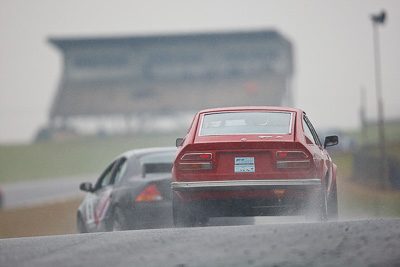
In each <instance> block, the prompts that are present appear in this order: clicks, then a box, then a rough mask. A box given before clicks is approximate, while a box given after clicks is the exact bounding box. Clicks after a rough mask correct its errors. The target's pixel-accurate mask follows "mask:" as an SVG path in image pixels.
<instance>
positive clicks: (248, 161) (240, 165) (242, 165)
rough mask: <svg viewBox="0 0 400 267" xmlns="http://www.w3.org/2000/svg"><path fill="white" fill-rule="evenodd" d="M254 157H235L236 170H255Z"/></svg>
mask: <svg viewBox="0 0 400 267" xmlns="http://www.w3.org/2000/svg"><path fill="white" fill-rule="evenodd" d="M255 171H256V166H255V164H254V157H246V158H235V172H255Z"/></svg>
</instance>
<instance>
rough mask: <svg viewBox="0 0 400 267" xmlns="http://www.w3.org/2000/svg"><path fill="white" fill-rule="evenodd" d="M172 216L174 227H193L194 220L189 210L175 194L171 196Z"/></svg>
mask: <svg viewBox="0 0 400 267" xmlns="http://www.w3.org/2000/svg"><path fill="white" fill-rule="evenodd" d="M172 216H173V221H174V225H175V227H191V226H193V225H194V218H193V216H192V215H191V213H190V210H189V209H188V207H186V206H185V204H183V203H182V201H181V200H180V199H179V197H178V196H177V195H176V194H173V198H172Z"/></svg>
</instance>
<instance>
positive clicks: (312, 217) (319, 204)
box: [306, 187, 328, 222]
mask: <svg viewBox="0 0 400 267" xmlns="http://www.w3.org/2000/svg"><path fill="white" fill-rule="evenodd" d="M306 220H307V221H320V222H324V221H327V220H328V199H327V194H326V189H325V187H323V188H322V189H321V190H320V191H319V192H317V193H316V194H315V195H314V196H313V197H312V198H311V199H310V204H309V206H308V207H307V210H306Z"/></svg>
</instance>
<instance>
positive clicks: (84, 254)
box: [0, 219, 400, 267]
mask: <svg viewBox="0 0 400 267" xmlns="http://www.w3.org/2000/svg"><path fill="white" fill-rule="evenodd" d="M399 251H400V219H381V220H362V221H347V222H332V223H285V224H267V225H249V226H220V227H204V228H177V229H157V230H137V231H126V232H112V233H98V234H77V235H65V236H49V237H32V238H15V239H2V240H0V266H181V267H182V266H368V265H369V266H371V265H372V266H374V265H376V266H378V265H379V266H393V265H398V264H400V253H399Z"/></svg>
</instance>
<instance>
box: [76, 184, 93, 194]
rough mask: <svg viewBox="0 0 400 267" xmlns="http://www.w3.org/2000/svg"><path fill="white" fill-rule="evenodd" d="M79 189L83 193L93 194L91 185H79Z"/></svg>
mask: <svg viewBox="0 0 400 267" xmlns="http://www.w3.org/2000/svg"><path fill="white" fill-rule="evenodd" d="M79 189H80V190H82V191H85V192H93V185H92V183H88V182H86V183H81V185H80V186H79Z"/></svg>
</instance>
